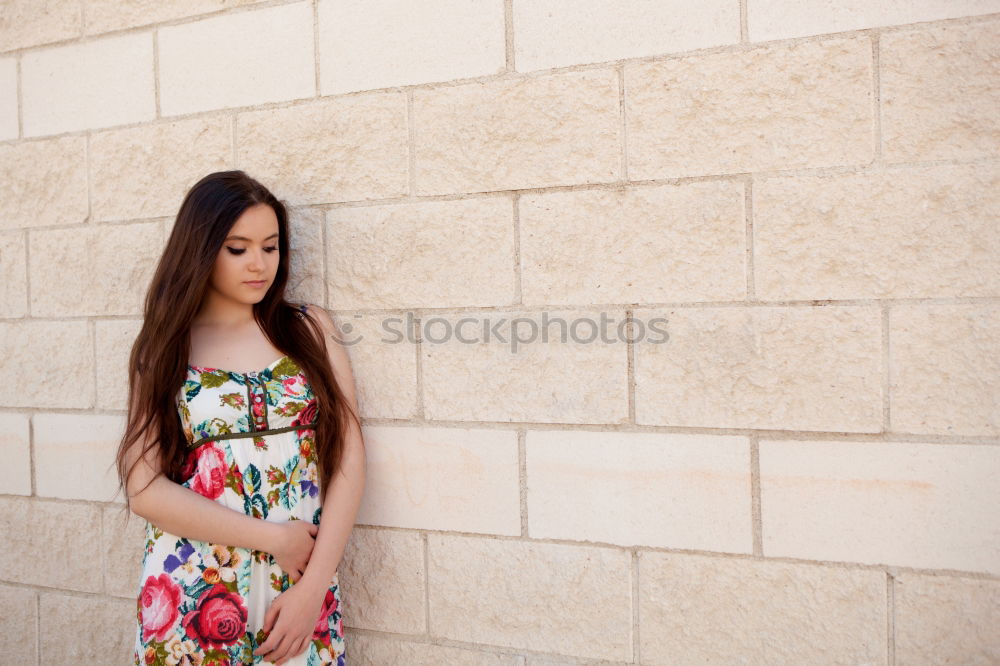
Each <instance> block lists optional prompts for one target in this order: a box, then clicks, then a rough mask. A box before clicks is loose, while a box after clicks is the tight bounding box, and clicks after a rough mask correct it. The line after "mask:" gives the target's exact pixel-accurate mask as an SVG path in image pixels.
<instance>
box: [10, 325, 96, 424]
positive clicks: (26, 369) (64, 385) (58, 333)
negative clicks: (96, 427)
mask: <svg viewBox="0 0 1000 666" xmlns="http://www.w3.org/2000/svg"><path fill="white" fill-rule="evenodd" d="M0 349H3V350H5V351H9V352H10V353H4V354H0V375H2V376H3V378H4V381H5V382H8V385H9V386H30V387H31V390H30V391H5V392H4V393H3V394H2V395H0V405H2V406H3V407H39V406H42V405H44V406H45V407H46V408H57V407H66V408H90V407H93V406H94V347H93V340H92V338H91V334H90V329H89V326H88V324H87V322H86V321H83V320H76V321H44V320H38V319H34V320H33V319H27V320H24V321H16V322H0ZM41 370H44V372H43V371H41Z"/></svg>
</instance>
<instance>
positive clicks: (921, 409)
mask: <svg viewBox="0 0 1000 666" xmlns="http://www.w3.org/2000/svg"><path fill="white" fill-rule="evenodd" d="M993 281H994V282H995V281H996V276H995V275H994V276H993ZM997 350H1000V304H996V303H970V304H959V303H956V304H951V305H947V304H942V305H933V304H920V305H916V304H914V305H908V304H900V305H894V306H893V307H892V308H891V309H890V310H889V357H890V366H891V369H892V371H891V373H890V385H889V421H890V423H891V426H892V430H893V431H895V432H911V433H921V434H939V435H970V436H975V435H986V436H996V435H1000V382H998V381H997V378H998V377H1000V354H997Z"/></svg>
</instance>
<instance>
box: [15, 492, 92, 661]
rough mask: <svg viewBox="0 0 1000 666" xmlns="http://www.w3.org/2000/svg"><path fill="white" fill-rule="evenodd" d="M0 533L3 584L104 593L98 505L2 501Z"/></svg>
mask: <svg viewBox="0 0 1000 666" xmlns="http://www.w3.org/2000/svg"><path fill="white" fill-rule="evenodd" d="M0 534H3V535H4V538H3V539H0V561H2V562H3V563H4V566H3V569H2V570H0V580H5V581H9V582H16V583H21V584H24V585H41V586H44V587H51V588H62V589H64V590H75V591H78V592H100V591H101V576H100V571H101V558H102V557H103V555H102V550H101V508H100V507H99V506H97V505H94V504H83V503H79V502H57V501H51V500H39V499H34V498H31V499H29V498H27V497H17V498H14V497H0ZM43 626H44V624H43ZM57 663H61V662H57Z"/></svg>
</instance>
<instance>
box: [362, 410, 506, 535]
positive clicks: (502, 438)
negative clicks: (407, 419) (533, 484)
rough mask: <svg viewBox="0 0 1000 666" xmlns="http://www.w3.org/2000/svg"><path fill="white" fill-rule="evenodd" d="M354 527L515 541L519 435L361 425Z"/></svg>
mask: <svg viewBox="0 0 1000 666" xmlns="http://www.w3.org/2000/svg"><path fill="white" fill-rule="evenodd" d="M365 451H366V458H367V471H368V476H367V479H366V481H365V495H364V498H363V499H362V503H361V508H360V510H359V512H358V522H360V523H363V524H365V525H386V526H391V527H409V528H416V529H426V530H451V531H456V532H479V533H490V534H505V535H510V536H520V534H521V507H520V499H519V498H520V491H519V481H518V455H517V433H516V432H514V431H512V430H483V429H480V430H473V429H459V428H427V427H423V428H421V427H392V426H366V427H365Z"/></svg>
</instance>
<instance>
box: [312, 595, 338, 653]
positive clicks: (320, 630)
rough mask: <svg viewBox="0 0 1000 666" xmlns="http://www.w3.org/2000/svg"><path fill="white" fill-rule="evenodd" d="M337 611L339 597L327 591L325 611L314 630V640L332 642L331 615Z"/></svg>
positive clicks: (320, 615)
mask: <svg viewBox="0 0 1000 666" xmlns="http://www.w3.org/2000/svg"><path fill="white" fill-rule="evenodd" d="M335 610H337V597H336V596H335V595H334V594H333V590H331V589H327V591H326V598H324V599H323V609H322V610H321V611H320V614H319V619H318V620H316V627H315V628H314V629H313V638H319V639H322V640H323V641H324V642H327V641H329V640H330V615H332V614H333V612H334V611H335Z"/></svg>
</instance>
